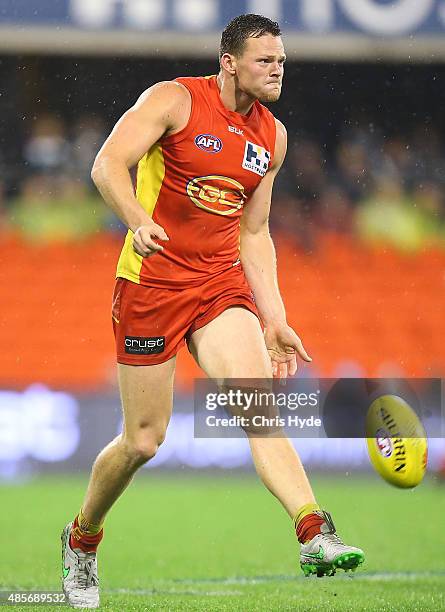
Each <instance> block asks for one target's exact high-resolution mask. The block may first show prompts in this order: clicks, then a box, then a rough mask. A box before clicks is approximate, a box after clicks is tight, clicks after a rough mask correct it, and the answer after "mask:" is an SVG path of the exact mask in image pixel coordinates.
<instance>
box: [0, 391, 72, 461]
mask: <svg viewBox="0 0 445 612" xmlns="http://www.w3.org/2000/svg"><path fill="white" fill-rule="evenodd" d="M77 416H78V404H77V401H76V399H75V398H74V397H73V396H72V395H70V394H68V393H63V392H59V391H51V390H50V389H48V388H47V387H45V386H44V385H32V386H31V387H29V388H28V389H26V390H25V391H23V392H17V391H0V462H2V461H3V462H18V461H21V460H24V459H26V458H30V459H36V460H38V461H44V462H57V461H64V460H66V459H68V458H69V457H71V455H73V453H74V452H75V451H76V449H77V447H78V445H79V441H80V429H79V424H78V420H77Z"/></svg>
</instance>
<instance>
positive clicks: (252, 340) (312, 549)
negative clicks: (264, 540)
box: [189, 306, 364, 575]
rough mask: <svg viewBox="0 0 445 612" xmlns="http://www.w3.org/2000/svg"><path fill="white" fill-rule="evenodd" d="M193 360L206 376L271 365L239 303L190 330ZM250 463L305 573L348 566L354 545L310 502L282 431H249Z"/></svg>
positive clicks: (255, 375)
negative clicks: (286, 519)
mask: <svg viewBox="0 0 445 612" xmlns="http://www.w3.org/2000/svg"><path fill="white" fill-rule="evenodd" d="M189 346H190V350H191V352H192V354H193V356H194V358H195V360H196V361H197V363H198V365H199V366H200V367H201V368H202V369H203V370H204V372H205V373H206V374H207V376H209V377H210V378H212V379H243V378H246V379H270V378H272V367H271V361H270V357H269V354H268V352H267V349H266V345H265V343H264V338H263V333H262V330H261V326H260V324H259V321H258V319H257V317H256V316H255V315H254V314H253V313H252V312H250V311H249V310H247V308H242V307H236V306H235V307H231V308H228V309H226V310H224V311H223V312H222V313H221V314H219V315H218V316H217V317H216V318H214V319H213V320H211V321H210V322H209V323H207V324H206V325H204V326H203V327H201V328H199V329H197V330H196V331H194V333H193V334H192V336H191V339H190V342H189ZM248 438H249V444H250V448H251V451H252V458H253V462H254V464H255V469H256V471H257V473H258V475H259V477H260V478H261V480H262V481H263V483H264V484H265V486H266V487H267V488H268V489H269V490H270V491H271V492H272V493H273V495H275V497H277V498H278V499H279V501H280V502H281V503H282V505H283V506H284V508H285V509H286V511H287V512H288V514H289V516H290V517H291V518H292V519H294V521H295V529H296V532H297V536H298V539H299V541H300V542H301V544H302V550H301V553H302V554H301V566H302V569H303V571H304V572H305V574H310V573H317V574H318V575H325V574H329V573H334V572H335V569H336V567H342V568H343V569H353V568H355V567H357V566H358V565H359V564H360V563H361V562H362V561H363V559H364V555H363V552H362V551H361V550H360V549H357V548H354V547H350V546H346V545H345V544H343V542H342V541H341V540H340V539H339V538H338V536H337V535H336V533H335V528H334V525H333V523H332V519H331V518H330V515H329V514H328V513H326V512H324V511H322V510H321V509H320V508H319V506H318V505H317V504H316V502H315V498H314V494H313V492H312V488H311V485H310V483H309V480H308V478H307V476H306V473H305V470H304V467H303V465H302V463H301V461H300V458H299V456H298V454H297V452H296V450H295V449H294V447H293V445H292V444H291V443H290V441H289V440H288V439H287V438H286V437H284V436H281V437H264V436H257V435H249V434H248Z"/></svg>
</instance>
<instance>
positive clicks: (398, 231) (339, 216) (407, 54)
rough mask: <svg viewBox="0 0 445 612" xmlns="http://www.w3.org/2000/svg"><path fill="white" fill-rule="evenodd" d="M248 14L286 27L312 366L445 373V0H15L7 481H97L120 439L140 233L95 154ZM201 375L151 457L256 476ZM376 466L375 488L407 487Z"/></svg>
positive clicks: (357, 468)
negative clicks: (201, 402) (120, 382)
mask: <svg viewBox="0 0 445 612" xmlns="http://www.w3.org/2000/svg"><path fill="white" fill-rule="evenodd" d="M246 11H248V12H261V13H263V14H266V15H268V16H270V17H273V18H277V19H279V20H280V21H281V23H282V24H283V29H284V32H285V37H284V39H285V44H286V48H287V53H288V63H287V64H286V74H285V84H284V88H283V94H282V98H281V100H280V101H279V103H277V104H276V105H274V107H273V109H272V110H273V112H274V113H275V114H276V116H277V117H278V118H279V119H281V120H282V121H283V122H284V123H285V124H286V126H287V129H288V134H289V150H288V156H287V160H286V163H285V166H284V168H283V170H282V172H281V174H280V176H279V178H278V180H277V183H276V187H275V192H274V199H273V206H272V214H271V230H272V236H273V238H274V241H275V244H276V247H277V251H278V271H279V282H280V287H281V291H282V294H283V297H284V300H285V304H286V307H287V312H288V317H289V320H290V322H291V323H292V324H293V325H294V326H295V328H296V330H297V331H298V333H299V334H300V335H301V337H302V338H303V340H304V343H305V346H306V348H307V349H308V351H309V352H310V354H311V356H312V357H313V364H311V365H310V366H302V367H301V369H300V372H299V376H310V377H360V376H372V377H443V375H444V371H445V348H444V343H443V337H444V332H445V319H444V310H445V308H444V306H445V299H444V295H445V293H444V284H445V198H444V188H445V118H444V114H443V99H444V95H445V66H444V63H443V62H444V59H445V38H444V28H445V25H444V24H445V12H444V6H443V3H442V2H439V1H437V2H436V1H435V0H422V1H420V0H416V2H413V1H412V0H398V1H396V2H387V1H386V0H360V1H357V2H355V3H354V2H352V0H323V1H321V0H320V1H319V2H315V1H312V2H308V1H304V0H301V1H299V2H297V1H296V0H295V2H290V1H289V0H273V1H272V0H269V1H268V2H265V1H263V0H246V1H245V2H244V1H242V0H239V1H231V2H222V1H217V0H187V1H185V0H116V1H114V0H113V1H112V0H88V1H86V0H62V1H60V2H57V3H53V2H50V1H49V0H40V1H39V2H37V1H34V2H31V1H25V0H15V1H12V0H0V83H1V88H0V117H1V123H0V170H1V172H0V260H1V267H0V279H1V283H0V303H1V305H2V307H1V312H0V343H1V346H2V351H1V353H0V389H1V390H0V479H1V481H2V482H3V490H4V492H8V491H9V492H11V491H12V490H13V489H12V488H11V487H13V486H14V485H15V486H17V487H18V486H19V485H20V487H21V488H20V490H22V491H23V495H24V496H26V490H27V487H28V490H29V491H31V490H32V487H33V486H35V483H38V482H40V480H39V479H40V477H41V476H42V475H45V474H52V473H59V474H60V475H62V476H63V475H65V474H66V475H68V474H71V475H75V476H76V477H78V478H80V480H81V482H82V483H83V484H84V483H85V482H86V477H87V474H88V470H89V467H90V465H91V462H92V461H93V459H94V457H95V456H96V454H97V452H98V451H99V450H100V449H101V448H102V447H103V446H104V445H105V444H106V443H107V442H108V441H109V440H110V439H111V438H112V437H113V436H114V435H116V433H117V432H118V431H119V427H120V407H119V398H118V391H117V388H116V381H115V364H114V347H113V337H112V331H111V323H110V316H109V313H110V299H111V292H112V288H113V282H114V270H115V265H116V261H117V256H118V253H119V251H120V247H121V244H122V240H123V235H124V228H123V226H122V225H121V224H120V223H119V221H118V220H117V219H116V218H114V217H113V216H112V215H111V214H110V213H109V212H108V211H107V209H106V208H105V206H104V205H103V204H102V202H101V201H100V199H99V198H98V196H97V194H96V192H95V190H94V188H93V186H92V184H91V181H90V178H89V171H90V167H91V164H92V161H93V159H94V156H95V154H96V152H97V150H98V149H99V147H100V146H101V144H102V142H103V140H104V139H105V137H106V135H107V133H108V132H109V130H110V129H111V127H112V126H113V124H114V123H115V121H116V120H117V119H118V117H119V116H120V115H121V114H122V113H123V112H124V111H125V110H126V109H127V108H128V107H129V106H130V105H131V104H132V103H134V101H135V100H136V99H137V97H138V95H139V94H140V93H141V92H142V91H143V90H144V89H145V88H147V87H148V86H150V85H151V84H153V83H154V82H156V81H159V80H165V79H171V78H174V77H175V76H179V75H204V74H213V73H215V72H216V71H217V69H218V65H217V45H218V32H219V31H220V29H221V28H222V27H223V26H224V24H225V23H226V22H227V20H228V19H230V18H231V17H232V16H234V15H236V14H239V13H241V12H246ZM196 376H200V372H199V370H198V369H197V367H196V366H195V365H194V363H193V362H192V360H191V358H190V356H189V355H188V354H187V351H185V350H183V351H182V353H181V355H180V357H179V360H178V368H177V376H176V381H177V383H176V396H175V415H174V417H173V419H172V424H171V427H170V430H169V434H168V437H167V440H166V442H165V444H164V445H163V447H162V448H161V450H160V452H159V455H158V456H157V457H156V458H155V460H154V461H153V462H151V463H150V464H149V466H148V468H147V469H148V471H150V470H151V468H152V467H153V468H154V467H156V468H158V469H159V470H160V472H161V474H163V475H164V476H163V478H165V482H166V483H168V482H170V481H169V478H173V480H172V481H171V482H176V480H175V478H177V476H176V475H177V474H183V473H184V470H186V471H187V468H189V469H190V470H192V469H193V470H195V471H194V472H191V473H193V474H195V475H196V474H197V473H198V471H199V470H201V471H202V472H203V474H204V473H205V474H207V475H208V473H209V470H212V471H211V474H213V475H214V477H216V474H218V476H219V477H222V478H224V479H225V480H224V482H225V483H226V486H229V488H230V486H232V485H231V484H230V483H232V484H233V483H237V482H238V480H237V479H238V478H239V477H240V474H241V473H242V474H244V473H245V472H246V471H247V472H250V471H251V470H252V468H251V461H250V458H249V453H248V447H247V444H246V443H245V441H244V440H233V441H232V442H230V443H229V441H227V440H224V441H221V442H218V441H217V440H202V439H201V440H198V439H194V438H193V417H192V413H191V410H192V404H193V380H194V378H195V377H196ZM295 443H296V446H297V447H298V448H299V450H300V452H301V454H302V458H303V460H304V461H305V463H306V465H307V466H308V467H309V468H311V469H314V470H315V471H316V472H318V473H319V474H320V473H321V475H322V476H321V478H322V480H321V483H322V485H320V486H321V487H322V488H323V483H325V482H326V481H325V480H323V473H328V474H332V473H333V472H334V471H336V472H338V473H340V474H343V475H346V476H348V475H351V474H357V475H360V474H363V473H364V472H370V468H369V463H368V460H367V455H366V448H365V444H364V442H363V440H337V439H334V440H328V441H323V442H320V441H317V440H301V441H295ZM444 453H445V447H444V444H443V440H441V439H435V440H431V441H430V458H429V465H430V474H431V479H430V480H429V481H428V483H427V484H426V485H425V487H427V488H426V489H425V493H424V495H425V498H423V497H422V492H421V489H419V491H420V493H418V495H420V497H419V498H417V503H418V504H420V506H422V505H423V504H425V503H426V501H423V500H427V499H429V498H428V495H431V491H430V489H428V487H433V486H435V484H433V483H435V482H436V480H437V478H436V476H434V475H435V474H436V473H437V472H438V471H440V468H441V465H442V463H443V459H444ZM357 477H358V476H357ZM366 477H367V478H370V479H371V481H370V482H372V486H373V487H376V489H375V491H376V495H382V498H384V496H385V495H388V494H389V493H388V492H387V488H386V487H387V485H385V484H384V483H383V482H380V481H378V479H377V476H374V475H371V474H368V476H366ZM142 478H149V476H147V472H146V471H145V470H144V476H142ZM212 478H213V476H212ZM330 478H331V476H330ZM332 478H334V476H332ZM57 482H60V481H57ZM156 482H158V485H157V486H160V487H161V488H162V486H163V485H162V483H163V482H164V481H162V479H161V481H156ZM193 482H195V481H193ZM338 482H339V483H340V482H341V481H340V480H339V481H338ZM353 482H357V483H358V482H359V481H358V480H354V481H353ZM23 483H25V484H23ZM26 483H28V484H26ZM159 483H161V484H159ZM227 483H228V484H227ZM82 486H83V485H82ZM82 486H80V487H79V495H80V492H81V490H82ZM172 486H173V485H172ZM193 486H194V485H192V487H193ZM233 486H235V488H236V484H234V485H233ZM339 486H340V485H339ZM354 486H355V485H354ZM17 490H19V488H18V489H17ZM352 490H354V487H352ZM360 490H361V489H360V486H359V485H357V491H360ZM0 491H1V488H0ZM416 493H417V492H416ZM10 494H11V493H10ZM390 494H391V495H392V496H393V497H392V498H391V499H392V500H393V501H394V500H398V503H403V504H405V503H406V499H407V498H406V496H405V497H404V498H403V497H396V495H399V496H402V495H403V493H402V492H394V493H393V492H392V491H391V493H390ZM12 498H14V494H12ZM440 499H442V498H440ZM75 503H79V502H75ZM395 503H397V501H395ZM3 508H4V506H3ZM76 509H77V508H75V507H72V508H68V509H65V511H64V512H65V513H66V512H68V518H69V516H70V513H72V512H74V511H75V510H76ZM2 512H4V510H2ZM225 519H226V520H227V519H228V517H227V516H226V517H225ZM58 520H60V521H61V522H62V523H63V522H64V521H66V516H65V515H64V514H63V513H62V516H60V517H58ZM57 529H58V525H57ZM407 529H409V528H408V526H407ZM406 533H408V531H406V532H403V530H402V531H401V537H405V536H404V534H405V535H406ZM4 584H6V585H11V584H12V582H11V581H9V582H8V581H7V580H6V582H4ZM17 584H20V582H19V581H17ZM49 584H51V581H50V583H49ZM419 609H424V608H419ZM425 609H427V608H425ZM436 609H438V608H436Z"/></svg>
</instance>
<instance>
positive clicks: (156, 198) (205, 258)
mask: <svg viewBox="0 0 445 612" xmlns="http://www.w3.org/2000/svg"><path fill="white" fill-rule="evenodd" d="M176 80H177V81H179V82H180V83H182V84H183V85H185V87H187V89H188V90H189V92H190V94H191V97H192V109H191V114H190V118H189V121H188V123H187V125H186V126H185V127H184V128H183V129H182V130H181V131H180V132H178V133H176V134H173V135H171V136H167V137H164V138H161V139H160V140H159V141H158V142H157V143H156V144H155V145H153V147H152V148H151V149H150V150H149V151H148V152H147V154H146V155H145V156H144V157H143V158H142V159H141V161H140V162H139V164H138V172H137V189H136V197H137V199H138V201H139V202H140V204H141V205H142V206H143V207H144V209H145V210H146V211H147V212H148V213H149V214H150V215H151V216H152V218H153V220H154V221H155V222H156V223H158V224H159V225H161V226H162V227H163V228H164V229H165V231H166V233H167V235H168V237H169V238H170V240H169V241H168V242H162V241H161V242H160V244H162V245H163V247H164V250H163V251H162V253H157V254H156V255H153V256H151V257H147V258H143V257H141V256H140V255H138V254H137V253H136V252H135V251H134V249H133V246H132V240H133V233H132V232H131V231H129V232H128V234H127V237H126V239H125V244H124V247H123V249H122V253H121V256H120V258H119V263H118V268H117V274H116V275H117V276H118V277H123V278H127V279H128V280H131V281H133V282H136V283H140V284H142V285H148V286H151V287H160V288H166V289H168V288H181V287H184V288H185V287H193V286H196V285H199V284H201V283H203V282H206V281H207V280H209V278H210V277H212V276H214V275H217V274H219V273H220V272H223V271H224V270H227V269H229V268H231V267H232V266H235V265H237V264H238V263H239V259H238V256H239V231H240V230H239V222H240V216H241V215H242V212H243V208H244V206H248V205H249V197H250V196H251V195H252V193H253V192H254V190H255V188H256V187H257V186H258V184H259V182H260V181H261V179H262V177H263V176H264V175H265V173H266V172H267V169H268V168H269V166H270V164H271V161H272V158H273V155H274V149H275V132H276V127H275V119H274V117H273V115H272V114H271V113H270V111H269V110H267V109H266V108H265V107H264V106H263V105H262V104H260V103H259V102H258V101H256V102H255V104H254V105H253V106H252V108H251V110H250V111H249V113H248V114H247V115H241V114H239V113H236V112H232V111H230V110H227V109H226V108H225V106H224V104H223V102H222V100H221V98H220V95H219V89H218V85H217V82H216V76H211V77H181V78H178V79H176Z"/></svg>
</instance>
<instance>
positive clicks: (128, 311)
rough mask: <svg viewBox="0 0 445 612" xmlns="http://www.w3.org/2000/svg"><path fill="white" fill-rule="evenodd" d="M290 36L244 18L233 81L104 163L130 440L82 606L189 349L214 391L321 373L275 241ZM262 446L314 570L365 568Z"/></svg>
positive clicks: (113, 480)
mask: <svg viewBox="0 0 445 612" xmlns="http://www.w3.org/2000/svg"><path fill="white" fill-rule="evenodd" d="M280 34H281V33H280V28H279V26H278V24H277V23H275V22H273V21H271V20H269V19H267V18H265V17H262V16H260V15H252V14H250V15H241V16H239V17H237V18H235V19H234V20H233V21H231V22H230V23H229V24H228V25H227V27H226V28H225V30H224V31H223V33H222V38H221V47H220V71H219V74H218V75H215V76H210V77H196V78H178V79H176V80H175V81H171V82H162V83H157V84H156V85H153V86H152V87H150V88H149V89H148V90H147V91H145V92H144V93H143V94H142V95H141V97H140V98H139V100H138V101H137V103H136V104H135V106H134V107H133V108H131V109H130V110H129V111H128V112H126V113H125V114H124V115H123V117H122V118H121V119H120V120H119V121H118V123H117V124H116V126H115V128H114V129H113V131H112V133H111V134H110V136H109V138H108V139H107V141H106V142H105V144H104V146H103V147H102V149H101V151H100V152H99V154H98V156H97V158H96V161H95V163H94V167H93V171H92V177H93V180H94V182H95V184H96V186H97V187H98V189H99V191H100V193H101V194H102V196H103V198H104V200H105V201H106V203H107V204H108V205H109V206H110V207H111V208H112V210H113V211H114V212H115V213H116V214H117V215H118V216H119V217H120V218H121V219H122V221H123V222H124V223H125V224H126V225H127V226H128V234H127V237H126V240H125V244H124V247H123V249H122V253H121V256H120V259H119V263H118V267H117V281H116V287H115V292H114V300H113V312H112V316H113V326H114V333H115V338H116V346H117V362H118V377H119V385H120V392H121V399H122V406H123V414H124V427H123V432H122V434H121V435H119V436H118V437H117V438H115V439H114V440H113V441H112V442H110V444H109V445H108V446H107V447H106V448H104V449H103V450H102V452H101V453H100V454H99V456H98V457H97V459H96V461H95V463H94V466H93V469H92V474H91V479H90V482H89V486H88V489H87V492H86V495H85V499H84V501H83V504H82V507H81V510H80V512H79V514H78V515H77V516H76V517H75V518H74V521H73V522H71V523H69V524H68V525H67V526H66V528H65V529H64V531H63V533H62V544H63V588H64V591H65V593H66V595H67V598H68V600H69V603H70V604H71V605H73V606H74V607H90V608H94V607H97V606H98V603H99V591H98V577H97V564H96V550H97V546H98V544H99V542H100V540H101V538H102V535H103V531H102V525H103V523H104V519H105V516H106V514H107V512H108V511H109V510H110V508H111V507H112V505H113V504H114V502H115V501H116V499H117V498H118V497H119V496H120V495H121V494H122V492H123V491H124V490H125V488H126V487H127V486H128V484H129V483H130V481H131V479H132V477H133V475H134V473H135V472H136V470H137V469H138V468H140V467H141V466H142V465H143V464H144V463H145V462H147V461H149V460H150V459H151V458H152V457H154V455H155V454H156V451H157V450H158V448H159V445H160V444H161V443H162V441H163V440H164V437H165V434H166V430H167V426H168V422H169V419H170V415H171V411H172V390H173V378H174V372H175V361H176V354H177V352H178V350H179V349H180V348H181V346H183V345H184V344H185V342H187V344H188V347H189V350H190V351H191V353H192V354H193V356H194V358H195V359H196V361H197V363H198V364H199V366H200V367H201V368H202V369H203V371H204V372H205V373H206V374H207V376H209V377H210V378H212V379H225V380H227V379H233V378H236V379H241V378H248V379H270V378H272V377H273V376H275V377H282V378H285V377H287V376H288V375H290V376H292V375H293V374H295V372H296V369H297V357H299V358H301V359H303V360H304V361H310V360H311V359H310V357H309V356H308V354H307V353H306V351H305V349H304V347H303V345H302V342H301V340H300V338H299V337H298V336H297V334H296V333H295V331H294V330H293V329H292V328H291V327H290V326H289V325H288V324H287V321H286V313H285V309H284V306H283V302H282V299H281V297H280V293H279V290H278V284H277V276H276V262H275V251H274V246H273V243H272V240H271V237H270V235H269V229H268V217H269V209H270V204H271V194H272V186H273V182H274V179H275V176H276V175H277V172H278V170H279V169H280V166H281V165H282V163H283V159H284V156H285V152H286V130H285V128H284V126H283V124H282V123H281V122H280V121H278V120H277V119H275V118H274V117H273V115H272V114H271V113H270V111H269V110H268V109H267V108H266V107H265V106H263V104H262V102H266V103H271V102H275V101H276V100H278V98H279V97H280V93H281V86H282V80H283V71H284V62H285V60H286V55H285V52H284V47H283V42H282V39H281V35H280ZM135 165H137V166H138V170H137V189H136V194H135V193H134V188H133V184H132V180H131V177H130V172H129V169H130V168H132V167H133V166H135ZM260 321H261V324H262V325H263V327H264V332H263V329H262V325H261V324H260ZM248 438H249V443H250V447H251V451H252V458H253V462H254V464H255V468H256V470H257V472H258V475H259V477H260V478H261V480H262V481H263V483H264V484H265V486H266V487H267V488H268V489H269V490H270V491H271V492H272V493H273V494H274V495H275V496H276V497H277V498H278V500H279V501H280V502H281V504H282V505H283V506H284V508H285V510H286V511H287V512H288V514H289V516H290V517H291V518H292V519H293V521H294V524H295V529H296V535H297V538H298V540H299V542H300V543H301V558H300V563H301V566H302V568H303V570H304V572H305V573H306V574H309V573H317V574H318V575H320V576H321V575H325V574H332V573H334V572H335V570H336V568H343V569H354V568H355V567H357V566H358V565H359V564H360V563H361V562H362V561H363V558H364V556H363V552H362V551H361V550H360V549H358V548H354V547H351V546H346V545H345V544H344V543H343V542H342V541H341V540H340V538H339V537H338V536H337V535H336V533H335V528H334V525H333V523H332V519H331V518H330V515H329V514H328V513H327V512H324V511H323V510H321V509H320V507H319V506H318V505H317V503H316V501H315V498H314V495H313V492H312V489H311V486H310V484H309V481H308V479H307V476H306V474H305V471H304V469H303V466H302V464H301V461H300V459H299V457H298V455H297V453H296V451H295V449H294V447H293V445H292V444H291V443H290V442H289V440H288V439H287V438H286V437H268V436H257V435H249V434H248Z"/></svg>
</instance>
